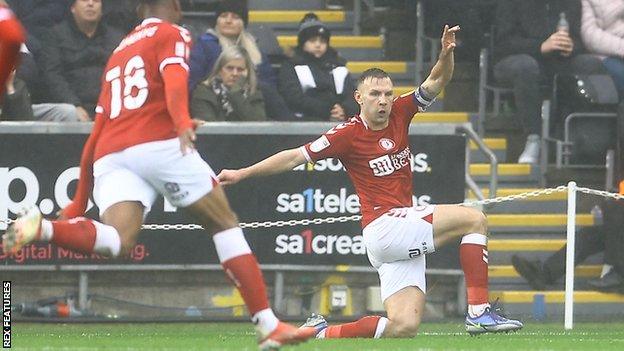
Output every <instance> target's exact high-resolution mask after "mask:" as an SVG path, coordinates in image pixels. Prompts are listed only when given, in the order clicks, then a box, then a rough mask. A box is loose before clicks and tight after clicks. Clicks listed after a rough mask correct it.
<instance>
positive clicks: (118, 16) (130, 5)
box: [102, 0, 140, 34]
mask: <svg viewBox="0 0 624 351" xmlns="http://www.w3.org/2000/svg"><path fill="white" fill-rule="evenodd" d="M138 6H139V0H106V1H104V2H103V7H104V8H103V12H104V15H103V16H102V21H103V22H104V23H106V24H108V25H109V26H111V27H113V28H115V29H117V30H118V31H120V32H122V33H124V34H125V33H128V32H129V31H131V30H132V29H133V28H134V27H136V26H137V25H139V23H140V21H139V17H138V16H137V8H138Z"/></svg>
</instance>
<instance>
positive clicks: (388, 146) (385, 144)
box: [379, 138, 396, 151]
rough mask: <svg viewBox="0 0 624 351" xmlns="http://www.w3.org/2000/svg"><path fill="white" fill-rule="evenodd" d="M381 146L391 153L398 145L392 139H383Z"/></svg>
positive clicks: (380, 141) (380, 142) (380, 140)
mask: <svg viewBox="0 0 624 351" xmlns="http://www.w3.org/2000/svg"><path fill="white" fill-rule="evenodd" d="M379 146H381V148H382V149H384V150H386V151H390V150H392V149H394V147H395V146H396V143H395V142H394V141H393V140H392V139H388V138H381V139H379Z"/></svg>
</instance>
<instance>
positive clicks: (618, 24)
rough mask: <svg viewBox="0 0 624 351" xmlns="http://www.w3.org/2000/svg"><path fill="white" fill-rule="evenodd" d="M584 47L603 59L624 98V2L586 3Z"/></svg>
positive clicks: (600, 0) (595, 0) (594, 0)
mask: <svg viewBox="0 0 624 351" xmlns="http://www.w3.org/2000/svg"><path fill="white" fill-rule="evenodd" d="M581 37H582V39H583V44H585V47H586V48H587V50H588V51H589V52H590V53H592V54H597V55H599V56H600V58H601V59H602V63H603V64H604V66H605V68H606V69H607V71H609V73H610V74H611V77H613V80H614V82H615V85H616V86H617V89H618V92H619V94H620V99H622V98H624V0H583V16H582V19H581Z"/></svg>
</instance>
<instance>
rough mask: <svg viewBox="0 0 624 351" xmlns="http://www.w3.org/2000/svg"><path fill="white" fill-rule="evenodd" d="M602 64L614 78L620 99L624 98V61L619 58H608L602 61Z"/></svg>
mask: <svg viewBox="0 0 624 351" xmlns="http://www.w3.org/2000/svg"><path fill="white" fill-rule="evenodd" d="M602 64H603V65H604V66H605V68H606V69H607V71H609V74H610V75H611V77H612V78H613V81H614V82H615V86H616V87H617V90H618V93H619V94H620V99H622V98H624V60H623V59H621V58H618V57H607V58H605V59H604V60H602Z"/></svg>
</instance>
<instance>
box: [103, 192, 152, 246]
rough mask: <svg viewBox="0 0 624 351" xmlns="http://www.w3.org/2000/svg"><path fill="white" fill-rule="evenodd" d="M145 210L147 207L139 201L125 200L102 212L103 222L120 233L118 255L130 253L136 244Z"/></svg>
mask: <svg viewBox="0 0 624 351" xmlns="http://www.w3.org/2000/svg"><path fill="white" fill-rule="evenodd" d="M144 211H145V207H143V205H142V204H141V203H140V202H138V201H123V202H118V203H116V204H114V205H112V206H111V207H109V208H107V209H106V211H104V213H103V214H102V217H101V220H102V222H103V223H104V224H106V225H109V226H112V227H113V228H115V229H116V230H117V233H118V234H119V241H120V248H119V253H118V256H121V257H125V256H127V255H129V254H130V252H131V251H132V248H134V246H135V245H136V243H137V239H138V238H139V234H140V233H141V226H142V225H143V213H144Z"/></svg>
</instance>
